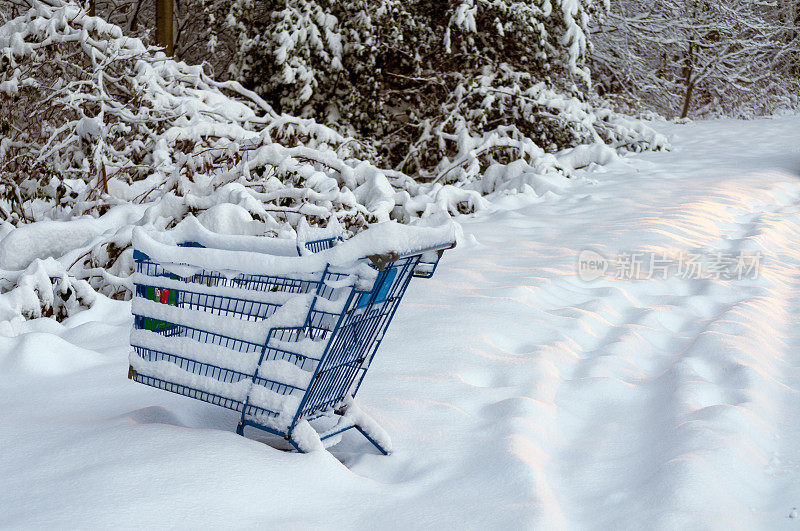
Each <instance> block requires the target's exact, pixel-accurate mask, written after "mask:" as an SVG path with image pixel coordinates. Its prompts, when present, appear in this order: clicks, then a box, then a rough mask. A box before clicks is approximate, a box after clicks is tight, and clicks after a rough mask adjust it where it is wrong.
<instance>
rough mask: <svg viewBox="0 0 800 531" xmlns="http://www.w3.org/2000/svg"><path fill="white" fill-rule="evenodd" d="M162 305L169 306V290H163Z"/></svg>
mask: <svg viewBox="0 0 800 531" xmlns="http://www.w3.org/2000/svg"><path fill="white" fill-rule="evenodd" d="M161 304H169V290H168V289H166V288H163V289H162V290H161Z"/></svg>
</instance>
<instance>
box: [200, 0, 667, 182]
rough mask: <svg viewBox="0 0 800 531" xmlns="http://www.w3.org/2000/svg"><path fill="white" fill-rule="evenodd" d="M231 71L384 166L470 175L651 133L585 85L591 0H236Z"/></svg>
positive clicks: (221, 25)
mask: <svg viewBox="0 0 800 531" xmlns="http://www.w3.org/2000/svg"><path fill="white" fill-rule="evenodd" d="M209 5H210V6H211V7H209V9H212V10H213V17H212V18H213V19H214V20H215V21H217V24H216V25H215V26H212V30H213V28H216V30H217V31H218V32H219V34H223V33H225V32H227V34H229V35H235V38H236V41H237V45H236V46H234V48H235V49H236V53H235V56H234V58H233V60H232V66H231V74H232V75H233V77H234V79H237V80H239V81H241V82H242V83H243V84H244V85H245V86H247V87H248V88H250V89H252V90H254V91H255V92H257V93H259V94H260V95H262V96H263V97H264V98H265V99H266V100H267V101H269V102H270V104H272V105H273V106H274V107H275V108H280V109H282V110H284V111H287V112H291V113H293V114H299V115H302V116H306V117H313V118H315V119H316V120H318V121H324V122H327V123H329V124H330V125H331V126H332V127H335V128H337V129H338V130H340V131H343V132H345V133H347V134H352V135H355V136H358V137H359V138H361V139H362V140H363V141H364V142H365V143H367V144H368V145H370V146H371V147H373V148H374V150H375V155H376V156H377V157H378V161H379V163H380V165H383V166H387V167H393V168H394V169H395V170H398V171H402V172H404V173H406V174H409V175H412V176H414V177H415V178H416V179H418V180H423V181H435V182H464V181H471V180H474V179H477V178H479V177H480V175H482V174H483V172H484V171H485V170H486V169H487V168H488V167H489V166H490V165H491V164H494V163H507V162H511V161H514V160H519V159H524V160H526V161H528V162H529V163H531V164H532V165H534V166H536V165H538V164H540V163H541V162H543V160H546V159H547V157H546V156H545V153H554V152H556V151H558V150H561V149H565V148H571V147H574V146H577V145H581V144H586V143H593V142H597V141H602V142H605V143H607V144H609V145H612V146H614V147H624V148H633V149H640V148H642V147H644V146H649V147H651V146H652V144H653V140H654V139H653V137H652V136H650V137H648V136H646V135H645V136H643V135H642V134H641V131H637V130H635V129H630V128H629V127H627V122H626V121H625V120H621V119H617V118H618V117H617V116H615V115H614V114H613V113H611V112H609V111H607V110H605V109H603V108H602V106H599V105H598V103H597V102H596V101H594V100H593V99H592V98H591V97H589V96H587V94H588V93H589V92H590V91H589V86H590V73H589V71H588V69H587V68H586V53H587V50H588V40H587V25H588V22H589V19H590V18H591V16H592V14H593V13H594V11H595V9H596V7H595V2H594V1H593V0H555V1H553V2H549V1H548V2H544V3H531V2H522V1H515V0H461V1H458V2H440V1H434V0H413V1H401V0H388V1H384V0H362V1H359V2H339V3H329V2H320V1H318V0H302V1H299V2H298V1H294V0H292V1H289V0H267V1H260V2H253V1H252V0H235V1H233V2H229V3H225V4H224V5H223V4H219V3H216V4H209Z"/></svg>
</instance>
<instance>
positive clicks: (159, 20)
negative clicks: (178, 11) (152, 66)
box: [156, 0, 175, 57]
mask: <svg viewBox="0 0 800 531" xmlns="http://www.w3.org/2000/svg"><path fill="white" fill-rule="evenodd" d="M173 2H174V0H156V42H157V43H158V45H159V46H162V47H163V48H164V52H165V53H166V54H167V55H168V56H170V57H172V55H173V54H174V53H175V41H174V40H173V35H172V23H173V14H174V4H173Z"/></svg>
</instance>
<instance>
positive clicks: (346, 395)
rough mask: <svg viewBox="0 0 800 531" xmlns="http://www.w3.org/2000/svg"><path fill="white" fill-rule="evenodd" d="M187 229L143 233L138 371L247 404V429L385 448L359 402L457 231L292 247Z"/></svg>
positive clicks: (376, 233)
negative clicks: (400, 319) (351, 433)
mask: <svg viewBox="0 0 800 531" xmlns="http://www.w3.org/2000/svg"><path fill="white" fill-rule="evenodd" d="M183 225H184V226H183V227H182V230H181V231H176V234H174V235H168V234H167V233H163V232H162V233H157V232H154V231H146V230H143V229H136V230H135V232H134V259H135V262H136V273H135V274H134V284H135V293H134V300H133V306H132V308H133V313H134V329H133V331H132V332H131V346H132V347H133V352H131V356H130V369H129V374H128V376H129V378H131V379H133V380H135V381H137V382H139V383H143V384H146V385H150V386H153V387H157V388H159V389H163V390H166V391H171V392H173V393H178V394H182V395H186V396H189V397H192V398H196V399H199V400H203V401H206V402H210V403H212V404H216V405H219V406H222V407H225V408H228V409H232V410H234V411H237V412H241V417H240V421H239V424H238V427H237V432H238V433H239V434H240V435H243V434H244V429H245V428H246V427H248V426H251V427H254V428H258V429H260V430H264V431H266V432H269V433H272V434H274V435H279V436H282V437H283V438H284V439H286V440H287V441H288V442H289V443H290V444H291V445H292V446H293V447H294V448H295V449H297V450H298V451H301V452H307V451H312V450H315V449H319V448H323V447H328V446H332V445H333V444H336V443H337V442H338V441H339V439H340V438H341V437H340V435H341V434H342V433H343V432H345V431H347V430H349V429H353V428H355V429H356V430H358V431H359V432H361V433H362V434H363V435H364V436H365V437H366V438H367V439H368V440H369V441H370V442H371V443H372V444H374V445H375V446H376V447H377V448H378V450H380V451H381V452H382V453H384V454H387V453H388V452H389V451H390V450H391V442H390V440H389V438H388V436H387V435H386V433H385V432H384V431H383V429H382V428H380V426H378V425H377V424H376V423H375V422H374V421H373V420H372V419H371V418H370V417H369V416H367V415H366V414H365V413H363V412H362V411H361V410H360V409H359V408H358V407H357V405H356V404H355V402H354V400H353V399H354V398H355V396H356V394H357V393H358V390H359V388H360V387H361V384H362V382H363V380H364V376H365V375H366V373H367V370H368V369H369V366H370V364H371V363H372V360H373V358H374V356H375V352H376V351H377V349H378V347H379V345H380V343H381V341H382V339H383V337H384V335H385V333H386V329H387V327H388V325H389V323H390V322H391V320H392V317H393V316H394V313H395V311H396V310H397V307H398V305H399V304H400V300H401V299H402V297H403V294H404V293H405V291H406V288H407V287H408V284H409V281H410V280H411V278H412V277H421V278H429V277H431V276H432V275H433V273H434V271H435V270H436V266H437V264H438V262H439V259H440V258H441V256H442V253H443V252H444V250H445V249H449V248H451V247H453V246H454V239H453V236H452V230H451V229H450V228H449V227H445V228H439V229H427V228H419V227H404V226H400V225H397V224H395V223H387V224H380V225H377V226H375V227H374V228H371V229H368V230H367V231H364V232H363V233H361V234H359V235H357V236H355V237H354V238H351V239H350V240H347V241H341V238H339V237H336V236H328V237H325V238H320V239H316V240H313V241H301V242H299V243H295V242H292V241H291V240H289V242H291V245H289V244H286V243H285V242H282V241H281V240H278V239H269V238H256V237H241V236H237V237H228V238H226V237H224V236H221V235H217V234H214V233H210V232H208V231H207V230H205V229H203V228H202V226H201V225H200V224H199V223H198V222H197V221H196V220H194V218H188V219H187V221H186V222H185V223H184V224H183ZM387 240H394V241H395V243H392V242H391V241H387ZM292 255H294V256H292Z"/></svg>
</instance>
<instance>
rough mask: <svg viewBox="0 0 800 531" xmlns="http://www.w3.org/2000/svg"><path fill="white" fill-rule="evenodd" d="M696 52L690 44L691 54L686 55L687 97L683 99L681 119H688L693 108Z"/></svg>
mask: <svg viewBox="0 0 800 531" xmlns="http://www.w3.org/2000/svg"><path fill="white" fill-rule="evenodd" d="M693 52H694V50H693V48H692V45H691V44H689V52H688V53H687V54H686V61H687V64H686V76H685V80H684V84H685V85H686V96H685V97H684V98H683V110H681V118H686V116H687V115H688V114H689V109H691V107H692V93H693V92H694V80H692V74H693V73H694V53H693Z"/></svg>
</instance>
